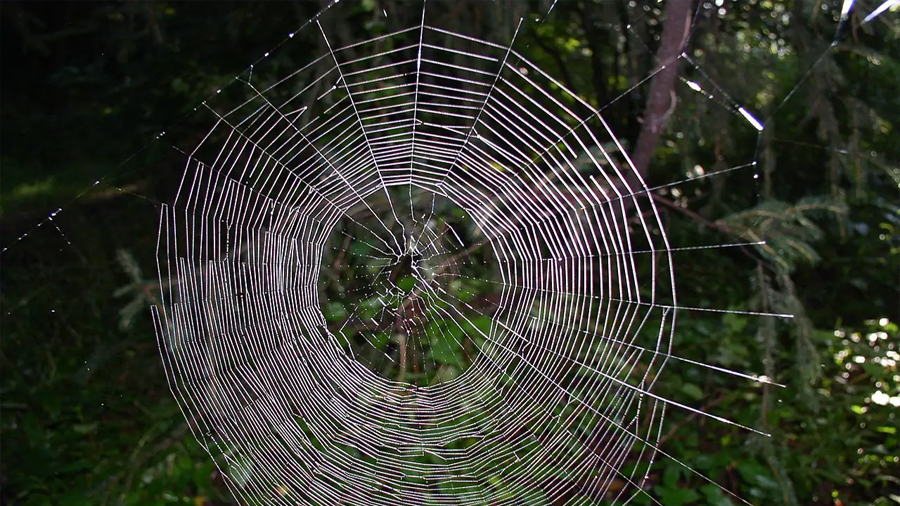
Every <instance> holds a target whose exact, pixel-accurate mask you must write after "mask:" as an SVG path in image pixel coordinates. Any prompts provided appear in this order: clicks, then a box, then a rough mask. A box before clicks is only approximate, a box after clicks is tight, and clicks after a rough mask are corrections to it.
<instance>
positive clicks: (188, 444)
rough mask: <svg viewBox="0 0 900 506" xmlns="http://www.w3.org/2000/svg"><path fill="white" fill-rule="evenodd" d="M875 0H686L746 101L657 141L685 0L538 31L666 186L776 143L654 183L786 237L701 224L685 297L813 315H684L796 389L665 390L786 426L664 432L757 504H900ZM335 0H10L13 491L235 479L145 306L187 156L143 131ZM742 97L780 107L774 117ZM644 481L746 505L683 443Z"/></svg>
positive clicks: (892, 138)
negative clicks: (167, 363) (198, 434)
mask: <svg viewBox="0 0 900 506" xmlns="http://www.w3.org/2000/svg"><path fill="white" fill-rule="evenodd" d="M878 3H879V2H866V1H857V2H856V6H855V8H854V10H853V11H851V14H850V17H849V19H848V20H847V23H846V24H845V26H844V27H843V29H842V30H841V32H840V33H838V36H837V38H836V37H835V33H836V31H837V28H838V22H839V19H840V9H841V3H840V2H828V1H808V2H786V1H770V0H765V1H747V2H731V1H722V0H718V1H716V2H710V3H702V2H701V3H698V2H690V4H691V5H690V10H689V12H690V13H691V16H692V17H691V23H692V32H691V39H690V41H689V44H688V46H687V49H686V53H687V54H689V55H690V58H691V62H692V63H691V64H689V63H688V62H687V61H684V60H682V61H681V62H680V65H679V66H678V72H679V74H680V75H681V76H687V77H689V78H691V79H695V78H697V79H698V80H699V78H703V79H706V80H707V81H706V82H709V83H713V85H714V89H716V90H722V91H726V92H727V93H728V100H718V101H717V100H710V99H708V98H707V97H706V96H704V95H701V94H698V93H695V92H694V91H693V90H691V89H690V87H689V86H686V85H684V82H682V81H678V80H675V81H674V85H673V86H672V89H671V93H673V94H674V96H676V97H677V102H675V104H674V107H669V106H670V105H672V104H671V102H670V101H668V100H667V101H666V102H665V103H663V106H664V107H663V109H662V110H663V111H664V112H665V114H666V117H665V120H667V122H666V127H665V128H664V129H663V131H662V132H661V134H660V136H659V137H658V138H654V139H652V142H651V141H648V140H647V139H644V144H643V145H642V144H641V141H642V139H641V138H642V134H643V136H644V137H646V134H645V133H644V126H645V124H646V119H647V118H657V119H658V118H659V117H660V116H659V114H658V113H657V112H654V111H656V110H657V109H658V105H659V104H658V103H654V102H653V94H652V93H650V92H649V90H648V86H644V87H637V88H634V86H635V84H636V83H638V82H640V80H641V79H643V78H644V77H646V76H647V75H649V74H650V72H651V71H652V70H653V69H654V68H655V66H656V65H657V61H658V58H659V57H660V55H662V54H664V52H665V48H666V47H669V46H671V44H668V43H667V42H666V41H665V40H664V37H663V36H662V35H663V30H664V28H665V25H666V23H667V22H669V21H670V20H668V19H667V17H666V5H665V4H660V3H657V2H607V1H596V0H579V1H568V2H566V1H562V2H559V3H558V4H556V5H555V7H554V10H553V12H552V15H551V16H548V17H547V18H546V19H543V20H542V22H540V23H529V24H526V26H525V28H524V29H523V32H522V34H521V40H520V41H519V42H517V50H519V51H520V52H522V53H523V54H524V55H525V56H527V57H529V58H530V59H532V60H533V61H534V62H536V63H537V64H538V65H540V66H541V67H543V68H545V69H546V70H547V71H548V72H549V73H551V74H553V75H555V76H557V77H558V78H559V80H560V81H561V82H562V83H563V84H564V85H566V86H567V87H569V88H570V89H572V90H574V91H575V92H577V93H578V94H580V95H581V96H582V97H584V98H585V99H586V100H588V101H590V102H591V103H592V104H594V105H595V106H606V107H607V108H606V109H605V110H604V117H605V118H606V119H607V121H608V122H609V123H610V125H611V126H612V128H613V131H614V132H616V133H617V134H618V135H619V137H620V138H621V140H622V141H623V143H624V145H625V146H626V149H629V148H628V147H629V146H635V150H634V151H632V154H633V155H635V158H641V159H645V160H644V161H643V162H641V164H642V165H643V167H642V168H643V171H644V175H645V177H646V179H647V180H648V182H649V185H650V186H656V185H661V184H666V183H669V182H673V181H680V180H682V179H684V178H685V177H696V176H698V175H701V174H703V173H704V172H698V171H697V167H700V168H701V170H703V171H705V172H712V171H715V170H718V169H721V168H724V167H730V166H736V165H738V164H740V163H742V162H745V161H751V160H757V161H758V162H760V163H759V166H758V169H752V170H750V171H748V172H743V173H742V172H739V171H736V172H734V173H729V174H725V175H722V176H719V177H714V178H709V179H706V180H704V181H700V182H698V183H696V184H693V185H692V186H691V187H690V191H689V192H687V191H685V192H681V191H660V192H658V197H659V200H658V202H660V209H661V212H662V213H663V218H664V222H665V223H666V225H667V227H668V228H667V230H668V233H669V234H670V237H671V238H672V241H673V243H674V244H717V243H727V242H736V241H742V240H743V241H747V240H751V239H754V238H755V239H757V240H759V239H762V240H765V241H767V246H766V247H760V248H738V249H734V250H733V251H727V252H726V251H724V250H714V251H697V252H696V254H695V255H693V257H692V260H691V262H690V263H686V264H682V265H679V269H678V271H677V273H676V274H677V277H678V280H679V299H680V300H681V301H683V302H682V303H683V304H685V305H688V306H698V307H721V308H731V309H740V310H748V311H767V312H787V313H791V314H794V315H795V318H793V319H792V320H790V321H779V320H775V319H771V318H752V317H747V316H741V315H734V314H715V313H712V314H706V315H700V316H698V315H692V316H691V318H684V319H682V320H681V323H680V324H679V328H678V333H677V337H676V350H677V352H678V354H680V355H684V356H690V357H692V358H694V359H697V360H701V361H705V362H710V363H714V364H717V365H720V366H724V367H730V368H734V369H738V370H754V371H762V372H764V373H765V374H766V375H767V376H769V377H771V378H773V379H774V380H775V381H778V382H780V383H784V384H786V385H787V388H785V389H774V387H771V386H768V385H765V384H759V383H753V382H747V381H737V380H735V379H734V378H731V377H728V376H721V375H713V374H706V373H705V372H697V371H695V372H694V373H693V374H685V375H684V376H683V377H677V376H676V377H672V378H671V380H670V381H668V382H666V383H663V384H659V385H658V386H657V387H656V388H657V390H655V392H656V393H658V394H659V395H662V396H665V397H667V398H680V399H685V400H686V401H687V402H690V403H691V404H692V405H695V406H697V407H699V408H701V409H703V410H710V409H713V408H714V409H715V410H716V411H717V412H718V413H724V414H726V415H727V416H728V417H729V418H731V419H733V420H735V421H736V422H739V423H742V424H745V425H749V426H753V427H758V428H761V429H762V430H765V431H766V432H770V433H771V434H772V437H771V438H762V437H757V436H752V435H749V434H747V433H745V432H742V431H740V430H738V429H735V428H733V427H730V426H725V425H717V424H714V423H710V421H708V420H706V421H704V420H703V419H702V417H701V418H698V417H696V416H693V415H691V414H690V413H683V412H677V411H674V412H672V413H671V414H670V415H669V417H668V418H667V426H666V430H667V433H666V434H665V436H664V448H666V450H667V451H668V452H669V453H671V454H674V455H677V456H679V457H680V458H681V459H682V460H683V461H686V462H689V463H691V465H692V466H693V467H695V468H696V469H697V470H698V471H700V472H701V473H703V474H706V475H708V476H710V477H711V478H712V479H713V480H715V481H716V482H717V483H719V484H721V485H722V486H723V487H725V488H726V489H728V490H730V491H733V492H734V493H736V494H738V495H740V496H741V497H744V498H747V500H749V501H750V502H752V503H753V504H785V505H788V504H836V505H838V504H839V505H845V506H850V505H864V504H877V505H888V504H900V492H898V490H900V478H898V476H900V437H898V434H897V430H898V426H900V421H898V418H897V417H898V415H900V410H898V407H900V376H898V375H900V372H898V366H897V363H898V362H900V354H898V351H900V337H898V322H900V230H898V227H900V210H898V204H900V191H898V190H900V168H898V161H900V142H898V134H897V128H898V126H900V98H898V97H900V79H898V76H900V18H898V16H897V13H896V12H889V13H885V14H884V15H882V16H881V17H879V18H877V19H875V20H874V21H872V22H869V23H866V24H863V23H862V22H863V19H864V17H865V15H866V14H867V13H868V12H871V11H872V10H873V9H874V8H875V7H876V6H877V4H878ZM436 5H437V6H436V7H435V9H438V10H441V9H443V10H444V11H446V12H445V14H446V15H445V16H444V19H445V20H447V22H448V23H450V24H451V25H453V24H454V23H455V24H456V25H457V27H456V28H457V29H459V30H462V31H464V32H465V33H468V34H470V35H474V36H478V37H481V38H485V39H488V40H497V39H498V38H499V37H500V36H499V35H497V34H498V33H501V32H500V30H501V29H503V30H506V29H508V27H509V25H510V23H513V24H514V23H515V22H516V20H517V19H518V18H519V17H521V16H525V17H526V18H527V19H533V18H539V17H541V16H543V15H544V14H545V13H546V12H547V9H548V8H549V6H550V2H546V1H543V2H525V3H511V2H499V3H498V2H473V3H461V2H460V3H449V2H436ZM343 7H344V8H342V9H340V10H339V11H337V14H335V15H334V16H331V17H328V18H327V21H326V23H327V24H328V27H327V28H328V31H329V33H332V34H333V37H334V40H333V41H332V44H333V45H344V44H348V43H351V42H355V41H358V40H363V39H367V38H369V37H372V36H373V35H376V34H379V33H384V32H385V31H388V30H394V29H397V28H400V27H405V26H406V25H408V24H410V23H415V22H416V20H417V16H419V13H420V12H421V5H420V4H419V3H418V2H398V1H388V0H383V1H372V0H368V1H364V2H360V3H355V4H352V6H343ZM321 8H322V4H319V3H316V2H288V1H284V2H252V3H250V2H247V3H245V2H224V3H212V2H159V1H148V2H130V1H129V2H12V1H5V2H2V3H0V21H2V29H0V51H2V56H0V70H2V86H0V106H2V109H0V142H2V151H0V170H2V173H0V184H2V187H0V213H2V214H0V226H2V230H0V240H2V248H9V249H8V250H6V251H4V253H3V254H2V256H0V269H2V272H0V276H2V278H0V310H2V313H0V314H2V320H0V344H2V349H0V368H2V369H0V372H2V374H0V410H2V411H0V438H2V441H0V444H2V454H0V457H2V460H0V503H2V504H4V505H6V504H9V505H20V504H21V505H26V504H27V505H39V504H73V505H74V504H194V505H198V506H199V505H204V504H206V505H213V504H216V505H217V504H229V503H230V502H231V498H230V495H229V494H228V492H227V490H226V489H225V486H224V483H223V481H222V478H221V476H219V475H218V471H217V470H216V469H215V468H214V467H213V465H212V462H211V461H210V460H209V458H208V457H207V456H206V455H205V454H204V453H203V451H202V450H201V449H200V448H199V447H198V445H197V444H196V442H195V441H194V440H193V439H192V438H191V436H190V433H189V431H188V430H187V426H186V424H185V422H184V419H183V417H182V415H181V413H180V411H179V409H178V407H177V405H176V404H175V401H174V399H173V398H172V396H171V394H170V392H169V389H168V387H167V385H166V380H165V377H164V375H163V372H162V369H161V366H160V363H159V354H158V353H157V351H156V341H155V337H154V335H153V330H152V325H151V323H150V319H149V311H148V310H147V308H148V307H149V306H150V305H151V304H153V303H154V302H155V300H156V295H155V290H157V289H158V288H157V287H158V284H157V281H156V280H155V279H154V278H153V273H154V272H155V251H156V240H157V235H156V233H157V224H158V216H159V215H158V212H159V209H158V203H159V202H167V201H169V200H170V199H171V194H172V191H173V189H174V188H175V187H176V186H177V183H178V180H179V179H180V177H181V174H182V171H183V168H184V167H183V163H182V164H179V163H174V162H160V160H172V157H171V156H168V155H167V156H166V157H161V158H160V157H154V156H153V153H155V151H154V150H153V149H149V150H148V149H144V148H145V147H146V146H147V143H148V142H151V141H152V139H154V138H155V137H156V135H157V134H158V133H159V132H161V131H167V135H168V136H170V137H175V138H196V137H197V135H200V134H202V133H203V131H204V130H203V127H202V126H200V125H196V124H193V123H192V122H191V121H190V118H189V117H190V112H191V110H192V108H193V107H194V106H196V104H198V103H199V102H200V101H202V100H203V99H205V98H207V97H208V96H209V95H210V94H211V93H214V91H215V90H216V89H218V88H220V87H223V86H225V85H227V84H229V83H230V82H231V81H233V79H234V76H235V75H237V74H238V73H240V72H241V71H243V70H244V69H245V68H246V66H247V65H248V63H249V62H253V61H255V60H257V59H258V58H259V56H260V54H261V53H262V52H263V51H265V50H267V49H268V48H271V47H274V46H276V45H277V44H279V43H280V42H282V40H283V39H284V37H285V35H286V34H287V33H289V32H292V31H294V30H295V29H296V28H297V27H298V26H300V25H301V24H303V23H304V22H305V21H307V20H308V19H310V18H311V17H312V16H313V15H314V14H316V12H318V11H319V10H320V9H321ZM383 12H388V13H390V14H391V15H390V16H388V17H384V16H383V15H382V13H383ZM451 28H452V26H451ZM502 33H506V32H502ZM316 35H317V34H309V35H305V34H301V36H300V37H298V38H297V40H295V41H292V45H291V46H290V47H289V48H286V49H284V50H280V51H278V52H274V53H273V55H272V60H271V61H270V62H269V63H270V67H269V68H270V69H271V71H273V72H274V71H276V70H277V68H278V67H279V66H282V67H285V68H292V67H296V66H297V62H298V61H302V60H303V58H304V57H303V56H302V55H303V54H308V53H318V52H319V51H320V50H321V48H320V47H319V44H321V42H320V41H319V40H317V38H316ZM833 43H834V45H833V47H832V44H833ZM661 48H663V50H662V51H661V50H660V49H661ZM701 70H702V73H701V72H700V71H701ZM263 71H264V70H263ZM715 86H718V87H719V88H715ZM620 95H621V97H620ZM667 95H668V93H667ZM731 100H734V101H736V102H734V103H740V104H742V105H744V106H746V107H747V108H748V109H749V110H752V111H756V112H757V113H758V117H761V118H771V120H770V121H769V122H767V124H766V127H767V128H766V130H765V131H764V133H763V134H762V135H761V136H758V135H757V132H756V131H755V130H753V129H752V128H748V127H747V125H746V123H745V122H743V121H742V120H740V119H736V118H737V116H736V114H735V111H734V110H729V107H730V105H731V104H732V102H730V101H731ZM654 114H656V116H654ZM186 116H187V117H188V120H186V121H181V119H182V118H185V117H186ZM173 122H176V123H177V124H176V126H175V127H174V128H173V127H172V125H173ZM739 125H743V126H739ZM208 126H209V125H205V127H206V128H208ZM135 153H138V156H137V157H133V156H132V155H134V154H135ZM169 155H171V153H169ZM123 161H127V163H125V164H123ZM754 173H756V174H757V175H758V178H757V179H751V176H752V175H753V174H754ZM94 181H101V183H100V184H97V185H94V184H93V183H94ZM60 208H62V211H61V212H59V214H58V215H57V214H53V213H55V212H56V211H57V210H58V209H60ZM48 217H50V218H51V219H50V220H49V221H48V220H47V218H48ZM42 222H43V223H44V225H42V226H41V227H39V228H37V229H35V228H34V227H35V225H37V224H38V223H42ZM51 227H52V228H51ZM25 233H28V234H29V235H28V236H24V237H23V234H25ZM711 343H712V344H711ZM649 483H650V485H649V488H648V492H649V493H650V494H651V495H653V496H654V497H655V498H657V499H658V500H659V501H661V502H662V503H663V504H666V505H668V506H680V505H683V504H711V505H720V506H721V505H725V504H731V502H730V500H729V499H727V498H726V497H725V496H723V495H722V494H721V493H720V492H718V491H717V490H716V489H714V488H709V486H708V485H705V484H704V482H701V481H700V480H699V479H698V478H697V477H696V476H694V475H691V474H689V473H686V472H685V471H684V470H683V469H681V468H680V467H678V466H675V465H674V464H672V463H671V462H667V461H666V460H665V459H663V460H661V461H660V462H659V463H658V464H657V465H656V467H655V468H654V470H653V473H652V476H651V480H650V481H649ZM638 502H640V500H638Z"/></svg>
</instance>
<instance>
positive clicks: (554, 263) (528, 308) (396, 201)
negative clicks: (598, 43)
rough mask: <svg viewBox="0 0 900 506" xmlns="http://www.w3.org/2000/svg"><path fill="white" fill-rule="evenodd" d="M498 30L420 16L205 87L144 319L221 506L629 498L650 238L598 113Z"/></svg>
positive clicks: (660, 335)
mask: <svg viewBox="0 0 900 506" xmlns="http://www.w3.org/2000/svg"><path fill="white" fill-rule="evenodd" d="M314 28H315V27H314ZM319 29H320V30H321V27H319ZM322 37H323V40H324V41H325V42H326V43H328V41H329V39H328V37H327V34H325V32H324V31H322ZM514 38H515V35H512V37H511V40H514ZM512 47H513V46H512V43H508V44H495V43H492V42H489V41H485V40H479V39H475V38H471V37H467V36H465V35H462V34H459V33H453V32H450V31H447V30H443V29H441V28H438V27H435V26H430V25H429V24H426V19H425V16H424V14H423V19H422V23H421V25H418V26H413V27H410V28H409V29H407V30H403V31H399V32H396V33H391V34H387V35H383V36H380V37H377V38H374V39H371V40H367V41H364V42H360V43H357V44H354V45H351V46H347V47H331V46H330V45H329V46H328V47H327V49H328V50H327V51H325V52H324V54H322V55H321V56H320V57H318V58H317V59H315V60H314V61H312V62H311V63H309V64H308V65H306V66H304V67H303V68H301V69H299V70H297V71H295V72H293V73H291V74H290V75H288V76H286V77H284V78H283V79H281V80H280V81H278V82H275V83H272V84H270V85H266V86H262V85H260V84H258V83H255V82H253V81H250V80H246V81H244V82H243V85H242V86H240V87H242V88H243V89H244V90H249V92H250V96H251V98H249V99H248V100H246V101H245V102H243V103H241V104H240V105H239V106H238V107H236V108H233V109H231V110H227V111H218V110H216V109H214V108H213V107H212V106H210V105H209V104H206V103H205V104H204V106H205V107H206V108H207V109H208V111H210V112H212V113H213V114H215V115H216V117H217V121H216V124H215V126H214V127H213V128H212V130H211V131H210V132H209V133H208V135H207V136H206V137H205V139H204V140H203V142H202V143H201V144H200V145H199V146H198V147H197V149H196V150H195V151H194V152H193V153H191V155H190V157H189V161H188V166H187V170H186V173H185V177H184V180H183V182H182V186H181V189H180V191H179V195H178V197H177V198H176V201H175V203H174V205H172V206H170V207H166V208H164V209H163V212H162V218H161V228H160V243H159V256H160V276H161V278H162V279H168V280H174V281H173V282H171V283H167V285H166V288H165V294H164V303H163V304H162V306H161V310H160V311H158V312H157V313H156V314H155V316H156V322H157V326H158V339H159V343H160V348H161V353H162V358H163V362H164V364H165V367H166V370H167V376H168V378H169V381H170V384H171V387H172V390H173V393H174V394H175V396H176V398H177V399H178V401H179V404H180V405H181V407H182V409H183V411H184V413H185V416H186V418H187V419H188V421H189V424H190V427H191V429H192V431H193V433H194V435H195V437H196V438H197V439H198V441H199V442H200V443H201V444H202V445H203V446H204V448H206V449H207V450H208V451H209V453H210V455H211V456H212V457H213V458H214V459H215V460H216V463H217V465H218V466H219V469H221V470H222V472H223V475H224V476H225V478H226V480H227V482H228V484H229V486H230V488H231V489H232V491H233V492H234V493H235V495H236V496H237V497H238V498H239V499H240V500H241V501H242V502H243V503H246V504H263V503H265V504H274V503H277V504H317V505H332V504H385V505H399V504H415V505H423V504H424V505H432V504H434V505H436V504H458V505H466V504H472V505H484V504H563V503H566V504H593V503H595V502H596V501H598V500H612V501H614V502H616V501H619V502H627V501H628V500H630V498H631V497H633V496H634V495H636V494H640V493H643V492H642V487H643V486H644V483H645V480H646V479H647V469H648V467H649V463H650V462H652V460H653V459H654V458H655V456H656V455H657V453H658V451H659V450H658V448H657V443H658V441H659V437H660V430H661V426H662V421H663V411H664V404H665V403H666V402H668V401H663V400H662V399H660V398H659V397H657V396H655V395H654V394H652V392H651V390H652V386H653V382H654V381H655V379H656V377H657V375H658V374H659V371H660V370H661V368H662V367H663V365H664V364H665V362H666V358H668V357H669V352H670V345H671V336H672V332H673V331H674V325H673V321H674V318H675V307H676V301H675V292H674V290H675V284H674V278H673V274H672V270H671V258H670V251H671V250H670V248H669V245H668V242H667V239H666V234H665V231H664V228H663V226H662V224H661V223H660V219H659V215H658V214H657V212H656V209H655V207H654V205H653V202H652V200H651V199H649V198H648V195H649V194H648V192H647V188H646V186H645V185H644V183H643V181H642V180H641V178H640V176H639V175H638V174H637V172H636V171H635V170H634V168H633V166H632V165H631V163H630V161H629V159H628V158H627V156H625V155H624V154H623V153H624V150H623V148H622V146H621V145H620V144H619V142H618V141H617V139H616V136H615V135H614V134H613V132H611V131H610V129H609V128H608V126H607V124H606V123H605V121H604V119H603V117H602V116H601V115H600V113H599V112H598V111H597V110H596V109H594V108H593V107H592V106H591V105H589V104H588V103H586V102H585V101H584V100H582V99H580V98H579V97H578V96H577V95H575V94H574V93H571V92H569V91H568V90H566V88H565V87H564V86H563V85H561V84H560V83H559V82H557V81H556V80H554V79H553V78H552V77H551V76H549V75H548V74H546V73H545V72H543V71H542V70H541V69H540V68H538V67H537V66H535V65H534V64H533V63H531V62H529V61H528V60H527V59H525V58H524V57H522V56H521V55H519V54H518V53H517V52H516V51H514V50H512V49H511V48H512ZM641 463H642V464H643V465H638V464H641Z"/></svg>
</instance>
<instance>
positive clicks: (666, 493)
mask: <svg viewBox="0 0 900 506" xmlns="http://www.w3.org/2000/svg"><path fill="white" fill-rule="evenodd" d="M655 490H656V493H657V495H659V500H660V502H661V503H663V504H665V505H666V506H682V505H684V504H688V503H692V502H694V501H696V500H697V499H699V498H700V494H698V493H697V492H696V491H694V490H691V489H689V488H669V487H656V489H655Z"/></svg>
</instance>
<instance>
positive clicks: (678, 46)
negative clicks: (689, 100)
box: [631, 0, 692, 191]
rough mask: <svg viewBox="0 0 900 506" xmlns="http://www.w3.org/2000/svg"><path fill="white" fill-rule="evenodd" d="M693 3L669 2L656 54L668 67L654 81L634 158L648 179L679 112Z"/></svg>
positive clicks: (659, 63) (643, 175)
mask: <svg viewBox="0 0 900 506" xmlns="http://www.w3.org/2000/svg"><path fill="white" fill-rule="evenodd" d="M691 3H692V2H691V1H690V0H669V1H668V2H666V20H665V26H663V32H662V37H661V40H660V44H659V49H658V50H657V53H656V60H657V63H658V65H660V66H663V67H665V68H663V70H661V71H660V72H659V73H658V74H656V76H654V77H653V80H652V81H651V82H650V94H649V98H648V99H647V108H646V109H645V111H644V122H643V126H642V127H641V133H640V134H639V135H638V140H637V145H636V146H635V148H634V151H633V152H632V157H631V161H632V163H634V167H635V169H637V172H638V174H640V175H641V177H642V178H644V179H645V180H646V179H647V169H648V167H649V166H650V160H651V159H652V158H653V152H654V150H655V148H656V140H657V139H658V138H659V134H660V132H662V130H663V128H665V126H666V123H667V122H668V120H669V116H670V115H671V114H672V111H673V110H674V109H675V82H676V80H677V78H678V57H679V56H680V55H681V52H682V50H683V48H684V44H685V42H687V36H688V33H689V32H690V29H691ZM632 191H640V186H637V187H635V186H634V185H632Z"/></svg>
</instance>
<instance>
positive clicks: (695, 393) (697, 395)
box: [681, 383, 703, 400]
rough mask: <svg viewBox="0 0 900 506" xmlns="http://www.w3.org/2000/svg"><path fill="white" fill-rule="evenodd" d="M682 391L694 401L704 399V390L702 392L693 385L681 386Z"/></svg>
mask: <svg viewBox="0 0 900 506" xmlns="http://www.w3.org/2000/svg"><path fill="white" fill-rule="evenodd" d="M681 391H682V392H684V393H685V394H686V395H687V396H688V397H690V398H691V399H694V400H700V399H702V398H703V390H701V389H700V387H698V386H697V385H695V384H693V383H685V384H684V385H682V386H681Z"/></svg>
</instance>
